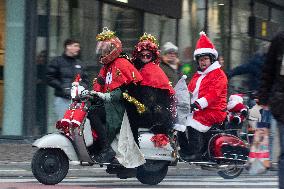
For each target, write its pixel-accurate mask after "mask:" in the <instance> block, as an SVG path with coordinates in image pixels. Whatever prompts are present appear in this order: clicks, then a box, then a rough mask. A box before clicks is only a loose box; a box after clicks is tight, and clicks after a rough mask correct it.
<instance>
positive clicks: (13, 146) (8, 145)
mask: <svg viewBox="0 0 284 189" xmlns="http://www.w3.org/2000/svg"><path fill="white" fill-rule="evenodd" d="M34 140H35V138H15V137H11V138H0V163H1V162H2V163H5V162H31V159H32V156H33V154H34V152H35V151H36V149H35V148H33V147H32V143H33V141H34Z"/></svg>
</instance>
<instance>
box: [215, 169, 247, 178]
mask: <svg viewBox="0 0 284 189" xmlns="http://www.w3.org/2000/svg"><path fill="white" fill-rule="evenodd" d="M243 170H244V169H243V168H239V167H230V168H228V169H225V170H221V171H218V172H217V173H218V175H219V176H221V177H222V178H224V179H234V178H237V177H238V176H240V174H241V173H242V172H243Z"/></svg>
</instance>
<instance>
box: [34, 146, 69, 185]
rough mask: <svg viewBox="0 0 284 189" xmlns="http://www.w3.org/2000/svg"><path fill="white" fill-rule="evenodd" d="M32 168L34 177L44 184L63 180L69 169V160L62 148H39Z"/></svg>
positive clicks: (52, 183) (53, 183)
mask: <svg viewBox="0 0 284 189" xmlns="http://www.w3.org/2000/svg"><path fill="white" fill-rule="evenodd" d="M31 168H32V172H33V175H34V177H35V178H36V179H37V180H38V181H39V182H40V183H42V184H45V185H55V184H58V183H59V182H61V181H62V180H63V179H64V178H65V177H66V175H67V173H68V170H69V160H68V158H67V156H66V154H65V153H64V152H63V151H62V150H60V149H54V148H46V149H39V150H38V151H37V152H36V153H35V154H34V156H33V159H32V163H31Z"/></svg>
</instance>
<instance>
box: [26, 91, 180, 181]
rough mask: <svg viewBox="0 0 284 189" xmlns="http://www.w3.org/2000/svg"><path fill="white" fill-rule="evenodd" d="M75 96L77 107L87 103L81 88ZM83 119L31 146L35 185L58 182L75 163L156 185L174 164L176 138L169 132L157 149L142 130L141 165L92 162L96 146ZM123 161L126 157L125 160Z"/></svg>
mask: <svg viewBox="0 0 284 189" xmlns="http://www.w3.org/2000/svg"><path fill="white" fill-rule="evenodd" d="M77 89H78V88H77ZM83 91H84V92H83ZM76 93H77V94H76V95H74V94H73V97H75V96H76V99H77V105H81V104H82V103H85V104H88V100H89V98H90V97H91V96H90V93H89V92H88V91H86V90H83V89H82V90H79V93H78V90H77V91H76ZM76 107H78V106H73V108H74V109H76ZM84 108H85V109H86V108H88V106H87V105H86V106H85V107H84ZM86 118H87V114H86V115H85V117H84V120H83V121H82V123H81V124H80V125H79V126H74V125H72V124H69V125H68V127H66V128H64V129H63V130H62V129H61V130H60V131H58V132H56V133H52V134H47V135H45V136H43V137H42V138H40V139H38V140H36V141H35V142H34V143H33V146H34V147H37V148H38V150H37V151H36V153H35V154H34V156H33V159H32V162H31V168H32V172H33V175H34V177H35V178H36V179H37V180H38V181H39V182H41V183H42V184H46V185H54V184H58V183H60V182H61V181H62V180H63V179H64V178H65V177H66V175H67V173H68V170H69V161H77V162H80V165H81V166H92V165H94V164H99V165H100V166H103V165H106V166H107V169H106V171H107V172H108V173H110V174H116V175H117V176H118V177H119V178H121V179H125V178H129V177H133V176H134V177H136V178H137V179H138V180H139V181H140V182H141V183H143V184H149V185H156V184H158V183H160V182H161V181H162V180H163V179H164V178H165V176H166V175H167V171H168V166H169V165H176V163H177V160H178V158H177V146H176V145H177V140H176V138H175V137H176V135H175V134H174V133H173V135H172V136H171V137H169V141H168V143H167V144H166V145H164V146H163V147H157V146H155V143H153V142H152V141H151V138H152V137H153V136H154V134H153V133H151V132H150V131H149V130H146V129H141V130H139V148H140V152H141V153H142V154H143V155H142V157H143V159H144V158H145V159H144V162H143V161H142V165H140V166H138V167H133V166H132V167H131V166H130V167H131V168H130V169H128V168H126V167H124V166H122V165H121V164H118V163H104V164H102V163H98V162H95V161H94V160H93V158H92V157H91V153H90V151H89V149H90V147H91V146H92V145H96V144H94V142H95V141H94V140H93V136H92V130H91V127H90V124H89V121H88V120H87V119H86ZM114 146H115V145H114ZM114 150H115V149H114ZM125 159H126V160H127V159H128V158H127V157H125ZM118 160H119V158H118ZM140 162H141V161H140ZM140 164H141V163H140ZM124 173H126V174H124ZM129 173H133V174H129Z"/></svg>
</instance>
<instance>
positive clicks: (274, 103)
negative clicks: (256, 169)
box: [258, 31, 284, 189]
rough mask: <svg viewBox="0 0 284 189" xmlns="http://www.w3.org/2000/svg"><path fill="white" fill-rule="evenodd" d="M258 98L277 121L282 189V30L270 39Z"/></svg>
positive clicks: (283, 75) (283, 70)
mask: <svg viewBox="0 0 284 189" xmlns="http://www.w3.org/2000/svg"><path fill="white" fill-rule="evenodd" d="M258 100H259V102H258V103H259V104H260V105H262V107H263V108H264V109H270V111H271V113H272V114H273V117H274V118H275V119H276V121H277V126H278V129H279V136H280V156H279V172H278V176H279V188H280V189H284V105H283V104H284V31H282V32H280V33H278V34H277V35H276V36H275V37H274V38H273V39H272V42H271V45H270V48H269V51H268V54H267V59H266V61H265V63H264V65H263V70H262V77H261V82H260V88H259V92H258Z"/></svg>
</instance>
